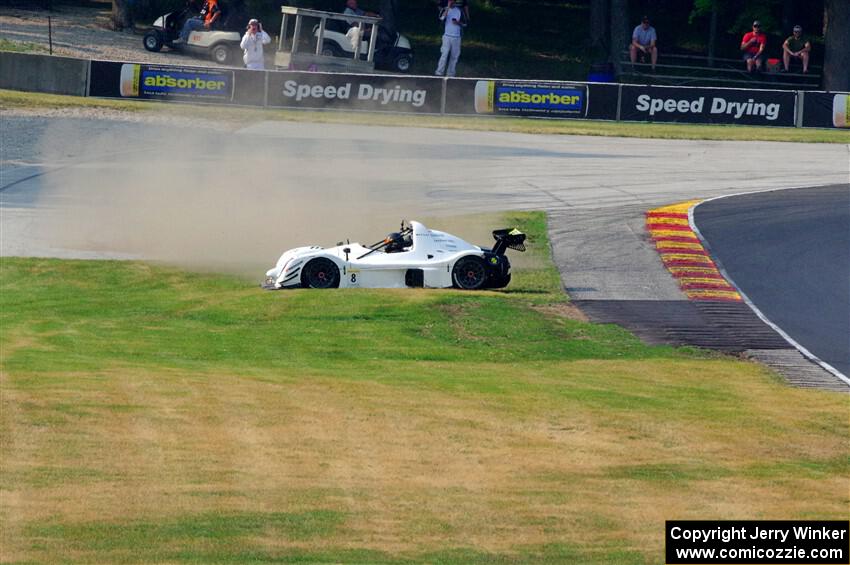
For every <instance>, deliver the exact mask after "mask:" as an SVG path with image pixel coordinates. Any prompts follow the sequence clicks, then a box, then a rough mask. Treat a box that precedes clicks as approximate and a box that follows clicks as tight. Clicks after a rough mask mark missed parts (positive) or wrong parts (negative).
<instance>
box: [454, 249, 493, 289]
mask: <svg viewBox="0 0 850 565" xmlns="http://www.w3.org/2000/svg"><path fill="white" fill-rule="evenodd" d="M486 282H487V264H486V263H484V259H482V258H481V257H476V256H474V255H470V256H469V257H463V258H461V259H459V260H458V262H457V263H455V268H454V269H452V283H453V284H454V286H455V288H459V289H461V290H478V289H481V288H484V284H485V283H486Z"/></svg>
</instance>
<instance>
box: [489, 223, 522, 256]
mask: <svg viewBox="0 0 850 565" xmlns="http://www.w3.org/2000/svg"><path fill="white" fill-rule="evenodd" d="M493 239H495V240H496V245H494V246H493V253H495V254H496V255H504V254H505V251H506V250H507V249H514V250H516V251H525V234H524V233H522V232H521V231H519V230H518V229H516V228H513V229H509V228H505V229H502V230H493Z"/></svg>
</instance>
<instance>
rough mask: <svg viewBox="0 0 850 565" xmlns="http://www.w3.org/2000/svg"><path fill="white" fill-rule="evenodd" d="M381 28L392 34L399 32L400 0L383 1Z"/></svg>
mask: <svg viewBox="0 0 850 565" xmlns="http://www.w3.org/2000/svg"><path fill="white" fill-rule="evenodd" d="M380 10H381V18H383V21H382V22H381V27H382V28H384V29H386V30H387V31H388V32H390V33H391V34H395V32H396V31H398V0H381V8H380Z"/></svg>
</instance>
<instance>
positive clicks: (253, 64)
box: [239, 19, 272, 71]
mask: <svg viewBox="0 0 850 565" xmlns="http://www.w3.org/2000/svg"><path fill="white" fill-rule="evenodd" d="M271 42H272V38H271V37H269V34H267V33H266V32H264V31H263V24H261V23H260V22H259V21H258V20H255V19H252V20H251V21H249V22H248V30H247V31H246V32H245V35H243V36H242V41H241V42H240V43H239V47H241V48H242V50H243V51H244V52H245V54H244V55H243V56H242V60H243V61H245V67H246V68H248V69H251V70H254V71H262V70H263V69H264V68H265V67H266V65H265V61H264V59H263V45H268V44H269V43H271Z"/></svg>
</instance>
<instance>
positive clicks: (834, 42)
mask: <svg viewBox="0 0 850 565" xmlns="http://www.w3.org/2000/svg"><path fill="white" fill-rule="evenodd" d="M825 12H826V18H825V20H826V21H825V22H824V40H825V43H826V48H825V49H824V61H823V87H824V88H825V89H826V90H832V91H843V92H848V91H850V33H848V30H850V2H848V1H847V0H826V4H825Z"/></svg>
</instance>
